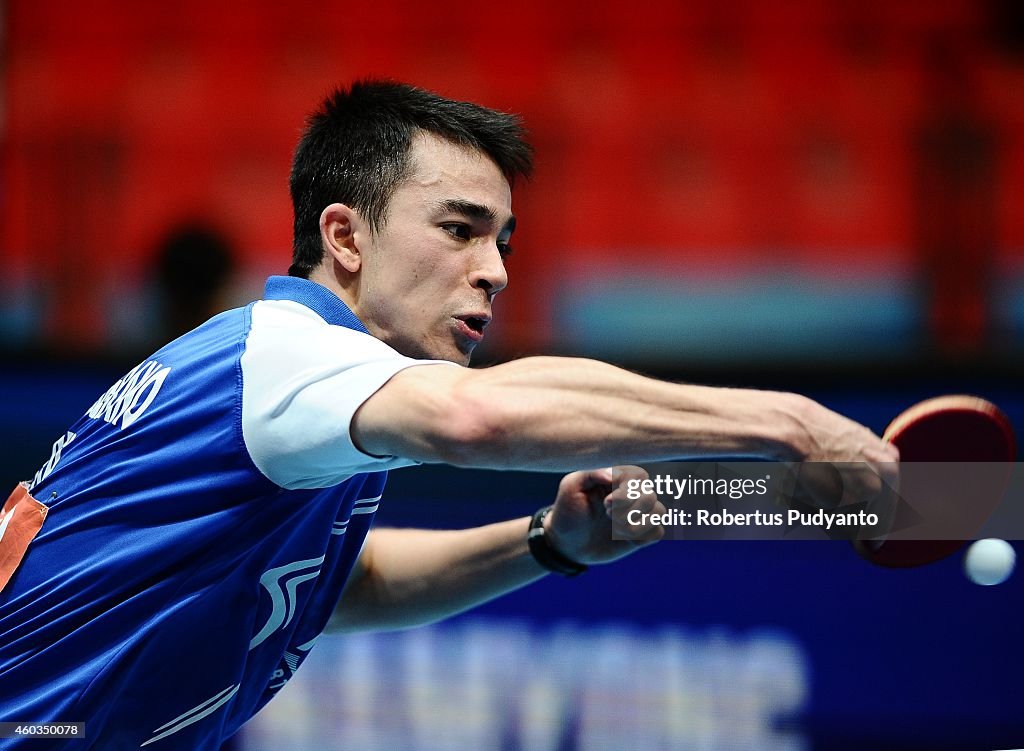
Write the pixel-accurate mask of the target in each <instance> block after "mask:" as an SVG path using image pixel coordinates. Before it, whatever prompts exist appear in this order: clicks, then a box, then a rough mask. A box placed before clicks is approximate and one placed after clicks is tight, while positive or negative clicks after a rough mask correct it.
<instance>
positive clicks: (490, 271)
mask: <svg viewBox="0 0 1024 751" xmlns="http://www.w3.org/2000/svg"><path fill="white" fill-rule="evenodd" d="M469 281H470V283H471V284H472V285H473V286H474V287H479V288H480V289H482V290H483V291H484V292H486V293H487V299H488V300H489V299H491V298H492V297H494V296H495V295H496V294H498V293H499V292H501V291H502V290H503V289H505V287H506V286H508V273H507V272H506V271H505V262H504V261H503V260H502V258H501V253H500V252H499V251H498V246H497V245H493V244H492V245H489V246H487V248H486V250H484V251H482V253H481V256H480V258H479V259H478V260H477V263H476V264H475V268H474V270H473V272H472V273H471V274H470V280H469Z"/></svg>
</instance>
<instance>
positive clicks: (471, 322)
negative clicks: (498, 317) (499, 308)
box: [455, 316, 491, 341]
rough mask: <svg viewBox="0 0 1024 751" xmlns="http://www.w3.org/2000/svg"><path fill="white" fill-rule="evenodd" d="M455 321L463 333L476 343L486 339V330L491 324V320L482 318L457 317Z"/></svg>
mask: <svg viewBox="0 0 1024 751" xmlns="http://www.w3.org/2000/svg"><path fill="white" fill-rule="evenodd" d="M455 320H456V321H458V322H459V324H460V325H461V326H460V327H461V329H462V333H463V334H464V335H465V336H468V337H470V338H471V339H474V340H475V341H480V340H481V339H483V338H484V329H486V328H487V324H489V323H490V322H491V321H490V319H489V318H482V317H480V316H456V317H455Z"/></svg>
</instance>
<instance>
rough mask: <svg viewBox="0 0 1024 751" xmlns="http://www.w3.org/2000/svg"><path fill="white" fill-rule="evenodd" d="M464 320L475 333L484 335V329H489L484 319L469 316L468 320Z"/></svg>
mask: <svg viewBox="0 0 1024 751" xmlns="http://www.w3.org/2000/svg"><path fill="white" fill-rule="evenodd" d="M462 320H463V321H465V322H466V325H467V326H469V327H470V328H471V329H473V331H475V332H477V333H478V334H482V333H484V329H485V328H486V327H487V321H485V320H484V319H483V318H477V317H475V316H469V317H468V318H463V319H462Z"/></svg>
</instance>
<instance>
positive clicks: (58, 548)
mask: <svg viewBox="0 0 1024 751" xmlns="http://www.w3.org/2000/svg"><path fill="white" fill-rule="evenodd" d="M423 362H424V361H417V360H411V359H409V358H405V357H403V356H401V355H399V354H398V353H397V352H395V351H394V350H392V349H391V348H390V347H388V346H387V345H385V344H384V343H383V342H381V341H379V340H377V339H375V338H373V337H372V336H370V335H369V334H368V333H367V331H366V329H365V328H364V326H363V325H362V324H361V323H360V322H359V320H358V319H357V318H356V317H355V316H354V315H353V314H352V313H351V311H349V310H348V308H346V307H345V305H344V304H343V303H342V302H341V301H340V300H339V299H338V298H337V297H336V296H335V295H333V294H332V293H331V292H330V291H328V290H327V289H325V288H323V287H321V286H319V285H317V284H314V283H312V282H309V281H306V280H301V279H294V278H288V277H273V278H271V280H270V281H269V282H268V284H267V289H266V295H265V299H264V300H262V301H259V302H256V303H253V304H251V305H249V306H248V307H246V308H241V309H238V310H232V311H228V312H226V313H222V314H221V315H219V316H217V317H215V318H213V319H211V320H210V321H208V322H207V323H206V324H204V325H202V326H200V327H199V328H198V329H196V330H194V331H192V332H190V333H188V334H186V335H184V336H182V337H181V338H179V339H177V340H175V341H174V342H172V343H171V344H169V345H167V346H166V347H164V348H163V349H161V350H159V351H158V352H156V353H155V354H154V355H153V356H152V357H151V358H149V359H148V360H146V361H145V362H143V363H142V364H140V365H139V366H137V367H136V368H134V369H133V370H132V371H130V372H129V373H128V374H126V375H125V376H124V377H123V378H121V379H120V380H118V381H117V383H115V384H114V385H113V386H112V387H111V388H110V389H109V390H108V391H107V392H106V393H105V394H103V395H102V396H100V398H99V399H98V400H97V401H96V403H95V404H94V405H93V406H92V407H91V408H90V409H89V411H88V412H87V413H86V414H85V415H84V416H83V417H82V418H81V419H80V420H79V421H78V422H76V423H75V424H74V425H72V426H71V428H70V429H69V430H68V431H67V433H66V434H65V435H64V436H61V437H60V438H59V439H58V441H57V442H56V443H55V444H54V449H53V454H52V456H51V457H50V460H49V461H48V462H46V464H45V465H44V466H43V467H42V468H41V469H40V470H39V472H37V473H36V475H35V477H34V478H33V479H32V480H31V481H30V482H29V484H28V485H29V491H30V493H31V496H32V497H33V498H34V499H35V500H37V501H38V502H39V503H41V504H43V505H45V506H47V507H48V509H49V510H48V515H47V516H46V517H45V521H44V523H43V524H42V527H41V529H40V530H39V532H38V534H37V535H36V536H35V538H34V539H33V540H32V542H31V543H30V544H29V545H28V548H27V550H26V552H25V554H24V557H23V558H22V559H21V561H20V565H19V566H18V568H17V569H16V571H15V573H14V575H13V578H11V580H10V582H9V583H8V584H7V586H6V587H5V588H4V589H3V591H2V592H0V721H15V722H43V721H66V722H85V723H86V730H87V737H88V740H87V741H86V742H84V743H83V742H82V741H80V740H76V741H68V746H69V748H73V749H86V748H92V747H94V746H95V747H99V748H104V749H107V748H109V749H121V748H139V747H140V746H152V748H153V749H161V748H188V749H217V748H219V746H220V744H221V742H222V740H223V739H225V738H227V737H228V736H230V735H231V734H232V733H234V732H235V731H236V730H237V729H238V728H239V727H240V726H241V725H242V723H244V722H245V721H246V720H248V719H249V718H250V717H251V716H252V715H253V714H254V713H255V712H256V711H257V710H258V709H259V708H260V707H261V706H262V705H263V704H264V703H266V702H267V701H268V700H269V699H270V698H271V697H272V696H273V695H274V694H275V692H277V691H278V690H279V689H280V688H281V687H282V686H284V684H285V683H286V682H287V680H288V679H289V677H290V676H291V675H292V673H293V672H294V671H295V670H296V669H297V668H298V666H299V664H300V663H301V662H302V660H303V659H304V658H305V656H306V654H308V652H309V650H310V648H311V647H312V646H313V643H314V642H315V641H316V639H317V637H318V636H319V635H320V633H321V632H322V631H323V630H324V628H325V626H326V625H327V622H328V620H329V618H330V616H331V614H332V612H333V610H334V608H335V606H336V604H337V602H338V599H339V597H340V594H341V592H342V588H343V586H344V584H345V581H346V578H347V577H348V576H349V574H350V572H351V570H352V567H353V565H354V563H355V561H356V559H357V557H358V555H359V552H360V550H361V547H362V543H363V540H364V538H365V536H366V533H367V531H368V530H369V527H370V524H371V521H372V519H373V515H374V512H375V511H376V509H377V504H378V502H379V499H380V497H381V493H382V491H383V488H384V483H385V479H386V476H387V470H388V469H391V468H395V467H399V466H405V465H408V464H411V463H412V462H411V461H408V460H405V459H401V458H396V457H373V456H368V455H366V454H364V453H363V452H361V451H360V450H359V449H358V448H357V447H356V446H355V445H354V444H353V442H352V439H351V437H350V435H349V424H350V421H351V419H352V416H353V414H354V413H355V411H356V410H357V409H358V407H359V406H360V405H361V404H362V403H363V402H364V401H365V400H366V399H367V398H369V396H371V395H372V394H373V393H374V392H375V391H376V390H377V389H379V388H380V387H381V386H382V385H383V384H384V383H386V381H387V380H388V379H389V378H391V377H392V376H393V375H394V374H395V373H396V372H398V371H399V370H401V369H402V368H405V367H409V366H411V365H419V364H423ZM3 544H4V541H3V537H0V546H2V545H3ZM5 743H6V742H5ZM12 743H13V742H12ZM25 745H26V747H29V748H33V749H39V748H41V747H42V746H40V741H39V740H38V739H36V740H30V741H25ZM43 745H44V746H45V745H47V744H45V743H44V744H43Z"/></svg>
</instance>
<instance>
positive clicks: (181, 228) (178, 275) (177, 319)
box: [154, 221, 236, 343]
mask: <svg viewBox="0 0 1024 751" xmlns="http://www.w3.org/2000/svg"><path fill="white" fill-rule="evenodd" d="M235 270H236V262H235V257H234V254H233V253H232V250H231V247H230V245H229V243H228V240H227V239H226V238H225V237H224V236H223V235H221V234H220V233H219V232H218V231H217V230H215V229H213V228H212V227H209V226H207V225H205V224H204V223H202V222H198V221H193V222H188V223H184V224H180V225H178V226H176V227H173V228H172V229H171V230H170V231H169V232H168V233H167V235H166V236H165V237H164V239H163V240H162V241H161V243H160V247H159V249H158V250H157V254H156V259H155V270H154V274H155V280H156V293H157V298H158V299H157V305H158V309H159V318H158V321H159V323H158V326H157V328H158V332H157V338H158V339H159V342H160V343H163V342H167V341H170V340H171V339H176V338H177V337H179V336H181V335H182V334H184V333H185V332H186V331H191V330H192V329H194V328H195V327H196V326H198V325H199V324H201V323H203V322H204V321H206V319H208V318H210V317H211V316H213V315H215V314H216V313H218V312H220V311H221V310H224V308H225V305H224V302H225V299H224V298H225V297H226V291H227V289H228V287H229V285H230V283H231V279H232V278H233V276H234V274H235Z"/></svg>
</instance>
